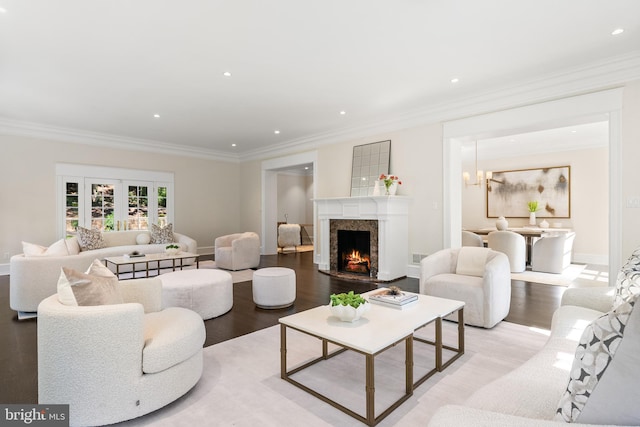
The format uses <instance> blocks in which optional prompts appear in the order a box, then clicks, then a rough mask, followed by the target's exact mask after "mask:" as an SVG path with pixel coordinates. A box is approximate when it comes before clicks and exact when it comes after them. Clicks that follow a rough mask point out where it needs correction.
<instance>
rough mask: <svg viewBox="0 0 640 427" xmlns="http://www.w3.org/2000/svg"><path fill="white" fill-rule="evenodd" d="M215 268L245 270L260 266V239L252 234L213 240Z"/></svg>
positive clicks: (237, 234)
mask: <svg viewBox="0 0 640 427" xmlns="http://www.w3.org/2000/svg"><path fill="white" fill-rule="evenodd" d="M215 246H216V249H215V255H216V259H215V261H216V266H217V267H219V268H223V269H225V270H233V271H236V270H245V269H247V268H255V267H258V266H259V265H260V237H259V236H258V235H257V234H256V233H253V232H250V231H249V232H246V233H236V234H229V235H227V236H221V237H218V238H216V240H215Z"/></svg>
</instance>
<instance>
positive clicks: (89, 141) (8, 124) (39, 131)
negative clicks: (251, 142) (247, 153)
mask: <svg viewBox="0 0 640 427" xmlns="http://www.w3.org/2000/svg"><path fill="white" fill-rule="evenodd" d="M0 134H2V135H17V136H26V137H31V138H43V139H50V140H54V141H61V142H69V143H74V144H85V145H93V146H98V147H108V148H116V149H121V150H127V151H145V152H149V153H156V154H157V153H161V154H170V155H174V156H175V155H180V156H188V157H197V158H207V159H211V160H220V161H225V162H234V163H238V162H239V161H240V159H239V157H238V156H237V155H235V154H234V155H230V154H227V153H221V152H217V151H215V150H209V149H205V148H195V147H190V146H184V145H176V144H169V143H166V142H162V141H154V140H149V139H140V138H131V137H127V136H121V135H113V134H106V133H99V132H91V131H86V130H80V129H72V128H65V127H60V126H52V125H45V124H41V123H33V122H26V121H20V120H14V119H8V118H5V117H0Z"/></svg>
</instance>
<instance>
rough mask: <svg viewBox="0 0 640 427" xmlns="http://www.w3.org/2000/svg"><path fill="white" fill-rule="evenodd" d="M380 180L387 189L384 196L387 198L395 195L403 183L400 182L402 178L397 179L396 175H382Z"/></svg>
mask: <svg viewBox="0 0 640 427" xmlns="http://www.w3.org/2000/svg"><path fill="white" fill-rule="evenodd" d="M378 179H379V180H380V181H382V182H383V183H384V188H385V193H384V194H385V195H386V196H393V195H395V194H396V191H397V190H398V185H402V181H400V178H399V177H397V176H396V175H385V174H381V175H380V178H378Z"/></svg>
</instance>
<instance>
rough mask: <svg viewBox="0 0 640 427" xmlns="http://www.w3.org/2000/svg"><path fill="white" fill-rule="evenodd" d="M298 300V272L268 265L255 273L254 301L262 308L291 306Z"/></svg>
mask: <svg viewBox="0 0 640 427" xmlns="http://www.w3.org/2000/svg"><path fill="white" fill-rule="evenodd" d="M295 300H296V272H295V271H294V270H292V269H290V268H284V267H267V268H261V269H259V270H257V271H255V272H254V273H253V302H254V303H256V305H257V306H258V307H260V308H284V307H289V306H290V305H292V304H293V302H294V301H295Z"/></svg>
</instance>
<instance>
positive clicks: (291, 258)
mask: <svg viewBox="0 0 640 427" xmlns="http://www.w3.org/2000/svg"><path fill="white" fill-rule="evenodd" d="M260 266H261V267H273V266H282V267H289V268H293V269H294V270H295V271H296V279H297V294H296V302H295V304H294V305H293V306H292V307H290V308H285V309H280V310H262V309H259V308H256V306H255V305H254V303H253V298H252V293H251V282H244V283H237V284H234V294H233V308H232V309H231V311H230V312H228V313H226V314H224V315H223V316H220V317H218V318H216V319H211V320H207V321H206V322H205V325H206V329H207V340H206V344H205V345H207V346H209V345H213V344H216V343H219V342H222V341H225V340H229V339H232V338H235V337H238V336H241V335H244V334H248V333H251V332H254V331H256V330H259V329H263V328H267V327H270V326H273V325H276V324H277V323H278V319H279V318H280V317H283V316H286V315H289V314H292V313H296V312H299V311H303V310H307V309H309V308H313V307H317V306H318V305H322V304H327V303H328V302H329V295H331V294H332V293H340V292H345V291H349V290H353V291H355V292H357V293H360V292H366V291H369V290H371V289H374V288H376V285H375V284H373V283H367V282H361V281H353V280H344V279H337V278H334V277H331V276H328V275H326V274H323V273H320V272H318V271H317V268H316V266H315V265H314V264H313V252H304V253H292V254H286V255H268V256H263V257H262V260H261V265H260ZM9 280H10V277H9V276H0V330H1V331H2V333H1V335H0V367H1V368H0V369H2V374H1V375H0V402H1V403H37V398H38V392H37V383H38V381H37V378H38V377H37V338H36V335H37V327H36V326H37V320H36V319H31V320H22V321H19V320H17V317H16V313H15V312H14V311H12V310H11V309H10V308H9ZM394 285H397V286H399V287H400V288H402V289H404V290H406V291H412V292H417V291H418V280H417V279H412V278H406V279H402V280H399V281H396V282H394ZM564 289H565V288H563V287H559V286H548V285H541V284H536V283H528V282H521V281H513V282H512V297H511V310H510V312H509V315H508V316H507V318H506V320H507V321H509V322H513V323H518V324H523V325H528V326H535V327H539V328H544V329H548V328H549V327H550V325H551V315H552V314H553V311H554V310H555V309H556V308H557V307H558V306H559V305H560V297H561V296H562V292H563V291H564Z"/></svg>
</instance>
